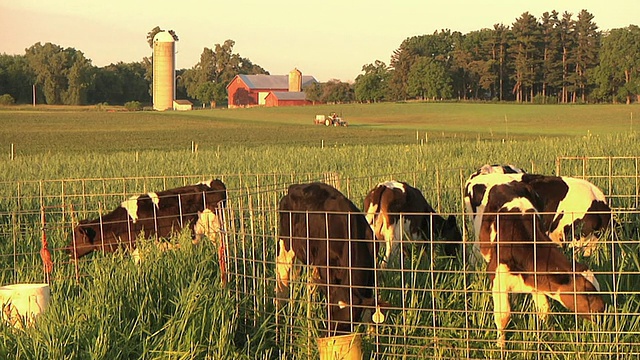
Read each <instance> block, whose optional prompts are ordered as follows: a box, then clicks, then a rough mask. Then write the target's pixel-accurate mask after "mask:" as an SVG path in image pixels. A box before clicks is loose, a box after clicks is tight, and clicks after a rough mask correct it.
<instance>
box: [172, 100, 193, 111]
mask: <svg viewBox="0 0 640 360" xmlns="http://www.w3.org/2000/svg"><path fill="white" fill-rule="evenodd" d="M173 110H179V111H186V110H193V103H191V101H189V100H173Z"/></svg>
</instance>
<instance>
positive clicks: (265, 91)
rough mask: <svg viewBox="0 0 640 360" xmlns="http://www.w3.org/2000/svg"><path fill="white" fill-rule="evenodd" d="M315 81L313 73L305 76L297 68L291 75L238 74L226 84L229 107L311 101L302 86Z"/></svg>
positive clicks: (286, 104) (290, 104) (282, 104)
mask: <svg viewBox="0 0 640 360" xmlns="http://www.w3.org/2000/svg"><path fill="white" fill-rule="evenodd" d="M316 82H317V81H316V79H315V78H314V77H313V76H302V73H301V72H300V70H298V69H294V70H292V71H291V72H290V73H289V75H236V76H235V77H234V78H233V80H231V82H230V83H229V85H227V95H228V96H229V108H235V107H249V106H257V105H266V106H298V105H307V104H311V101H309V100H307V99H306V94H305V93H304V92H303V91H302V89H303V88H305V87H306V86H308V85H310V84H313V83H316ZM285 94H286V95H285ZM268 98H269V102H268V103H267V99H268Z"/></svg>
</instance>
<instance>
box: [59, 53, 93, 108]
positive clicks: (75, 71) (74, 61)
mask: <svg viewBox="0 0 640 360" xmlns="http://www.w3.org/2000/svg"><path fill="white" fill-rule="evenodd" d="M67 53H68V56H69V57H70V58H69V63H70V67H69V69H68V72H67V74H68V75H67V88H66V90H63V93H62V97H63V101H64V103H65V104H72V105H79V104H86V103H87V90H88V88H89V85H90V81H91V75H92V72H93V66H92V65H91V60H88V59H86V58H85V57H84V54H83V53H82V52H80V51H77V50H71V51H67Z"/></svg>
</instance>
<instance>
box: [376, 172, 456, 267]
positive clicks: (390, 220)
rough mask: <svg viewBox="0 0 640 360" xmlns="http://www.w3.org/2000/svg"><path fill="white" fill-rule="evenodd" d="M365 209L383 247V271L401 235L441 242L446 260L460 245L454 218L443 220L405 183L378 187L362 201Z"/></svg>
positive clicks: (420, 195)
mask: <svg viewBox="0 0 640 360" xmlns="http://www.w3.org/2000/svg"><path fill="white" fill-rule="evenodd" d="M364 208H365V209H366V211H367V215H366V218H367V222H368V223H369V225H370V226H371V229H373V232H374V234H375V236H376V239H377V240H378V241H384V242H385V244H386V246H385V255H384V258H383V259H382V265H381V267H383V268H385V267H386V266H387V265H388V262H389V261H390V257H391V254H392V253H393V252H394V251H395V249H397V247H398V243H399V242H400V241H401V239H402V238H403V236H402V235H403V233H407V234H408V235H409V239H410V240H436V239H444V240H446V241H447V243H445V245H444V252H445V254H446V255H449V256H453V255H455V254H456V253H457V250H458V247H459V246H460V244H461V241H462V234H461V233H460V230H459V229H458V224H457V223H456V217H455V216H453V215H449V216H448V217H447V219H444V218H443V217H442V216H440V215H439V214H437V213H436V211H435V210H434V209H433V207H431V205H430V204H429V202H427V200H426V199H425V197H424V195H423V194H422V192H421V191H420V190H418V189H416V188H415V187H413V186H411V185H409V184H407V183H406V182H398V181H387V182H382V183H379V184H378V185H376V186H375V187H374V188H373V189H371V190H370V191H369V193H368V194H367V196H366V197H365V199H364Z"/></svg>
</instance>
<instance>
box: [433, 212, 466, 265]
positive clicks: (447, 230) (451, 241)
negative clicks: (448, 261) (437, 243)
mask: <svg viewBox="0 0 640 360" xmlns="http://www.w3.org/2000/svg"><path fill="white" fill-rule="evenodd" d="M438 236H439V238H440V239H443V240H445V243H444V253H445V254H446V255H448V256H455V255H456V254H457V253H458V251H459V248H460V247H461V246H462V233H461V232H460V228H458V223H457V222H456V217H455V216H454V215H449V216H448V217H447V219H446V220H444V222H443V223H442V225H441V226H440V229H439V230H438Z"/></svg>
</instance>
